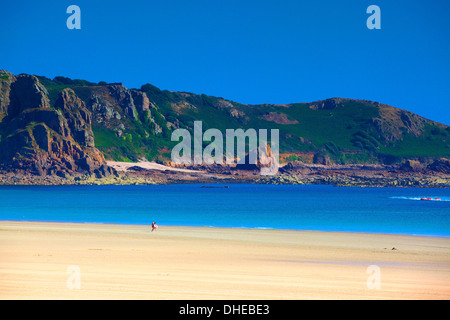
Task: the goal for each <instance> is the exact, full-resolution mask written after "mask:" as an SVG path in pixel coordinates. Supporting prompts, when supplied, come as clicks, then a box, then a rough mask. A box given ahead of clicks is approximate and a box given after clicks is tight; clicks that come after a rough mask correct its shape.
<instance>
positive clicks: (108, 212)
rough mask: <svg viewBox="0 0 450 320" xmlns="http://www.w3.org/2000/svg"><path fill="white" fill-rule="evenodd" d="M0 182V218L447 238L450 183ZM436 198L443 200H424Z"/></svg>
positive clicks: (449, 219)
mask: <svg viewBox="0 0 450 320" xmlns="http://www.w3.org/2000/svg"><path fill="white" fill-rule="evenodd" d="M202 186H203V185H199V184H189V185H168V186H51V187H41V186H32V187H28V186H26V187H24V186H20V187H19V186H18V187H0V220H22V221H56V222H94V223H122V224H151V222H152V221H156V222H157V223H158V224H159V225H171V226H214V227H239V228H275V229H294V230H322V231H353V232H375V233H396V234H416V235H429V236H431V235H435V236H445V237H450V189H430V188H352V187H332V186H324V185H308V186H294V185H249V184H231V185H229V188H217V187H218V186H221V185H209V186H214V188H202ZM421 197H433V198H435V197H439V198H441V201H421V200H420V198H421Z"/></svg>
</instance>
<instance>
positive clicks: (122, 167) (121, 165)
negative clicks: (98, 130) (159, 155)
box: [106, 161, 202, 173]
mask: <svg viewBox="0 0 450 320" xmlns="http://www.w3.org/2000/svg"><path fill="white" fill-rule="evenodd" d="M106 164H107V165H108V166H110V167H113V168H114V169H116V170H117V171H127V170H128V168H130V167H140V168H142V169H147V170H159V171H165V170H171V171H178V172H187V173H200V172H202V171H200V170H190V169H182V168H172V167H168V166H165V165H162V164H159V163H155V162H149V161H139V162H120V161H106Z"/></svg>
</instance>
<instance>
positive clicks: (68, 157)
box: [0, 71, 113, 176]
mask: <svg viewBox="0 0 450 320" xmlns="http://www.w3.org/2000/svg"><path fill="white" fill-rule="evenodd" d="M0 78H1V79H2V80H1V82H0V91H1V96H0V112H1V115H0V119H1V123H0V133H1V140H0V163H1V165H2V167H3V168H4V169H6V170H25V171H29V172H31V173H33V174H36V175H47V174H48V175H60V176H67V175H73V174H77V173H80V174H85V173H95V172H96V171H97V172H106V174H111V173H113V170H111V169H109V170H108V169H107V168H106V167H107V166H106V162H105V158H104V156H103V154H102V153H101V152H100V151H99V150H98V149H97V148H96V147H95V142H94V134H93V131H92V128H91V118H92V114H91V112H90V111H89V110H88V109H87V108H86V106H85V103H84V102H83V101H82V100H81V99H80V98H78V97H77V95H76V94H75V92H74V91H73V90H72V89H69V88H66V89H64V90H61V91H60V92H59V93H58V97H57V100H56V103H55V104H54V106H50V100H49V97H48V92H47V90H46V88H45V87H44V86H43V85H42V84H41V83H40V82H39V80H38V79H37V77H35V76H32V75H25V74H22V75H18V76H14V75H12V74H11V73H8V72H5V71H2V72H0Z"/></svg>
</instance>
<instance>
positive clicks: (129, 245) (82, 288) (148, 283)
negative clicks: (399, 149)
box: [0, 222, 450, 300]
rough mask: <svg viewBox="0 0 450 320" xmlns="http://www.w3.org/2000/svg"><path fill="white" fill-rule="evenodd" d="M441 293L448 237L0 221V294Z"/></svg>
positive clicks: (446, 292) (448, 279)
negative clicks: (152, 228) (154, 228)
mask: <svg viewBox="0 0 450 320" xmlns="http://www.w3.org/2000/svg"><path fill="white" fill-rule="evenodd" d="M393 248H395V249H393ZM449 298H450V239H448V238H433V237H414V236H401V235H381V234H356V233H355V234H353V233H333V232H312V231H284V230H254V229H252V230H245V229H217V228H191V227H166V226H160V228H159V229H158V231H157V232H151V229H150V227H149V226H139V225H106V224H66V223H34V222H33V223H32V222H0V299H224V300H226V299H449Z"/></svg>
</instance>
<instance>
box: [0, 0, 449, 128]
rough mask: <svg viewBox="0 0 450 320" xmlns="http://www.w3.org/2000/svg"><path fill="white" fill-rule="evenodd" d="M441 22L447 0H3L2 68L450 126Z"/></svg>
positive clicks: (445, 23)
mask: <svg viewBox="0 0 450 320" xmlns="http://www.w3.org/2000/svg"><path fill="white" fill-rule="evenodd" d="M72 4H75V5H78V6H79V7H80V9H81V30H69V29H67V27H66V20H67V18H68V17H69V14H67V13H66V9H67V7H68V6H69V5H72ZM372 4H375V5H378V6H379V7H380V9H381V30H369V29H368V28H367V27H366V20H367V18H368V17H369V14H367V13H366V9H367V7H368V6H369V5H372ZM449 18H450V1H446V0H430V1H416V0H395V1H393V0H341V1H336V0H333V1H332V0H321V1H302V0H276V1H275V0H270V1H268V0H239V1H237V0H188V1H187V0H160V1H153V0H146V1H135V0H128V1H116V0H109V1H92V0H91V1H84V0H71V1H65V0H59V1H47V0H43V1H2V2H1V3H0V39H1V40H0V45H1V50H0V68H1V69H6V70H9V71H11V72H12V73H14V74H19V73H30V74H37V75H44V76H47V77H49V78H53V77H55V76H59V75H62V76H67V77H70V78H78V79H86V80H89V81H93V82H98V81H107V82H123V83H124V84H125V86H127V87H128V88H139V87H140V86H141V85H142V84H145V83H151V84H153V85H156V86H157V87H159V88H161V89H168V90H174V91H188V92H194V93H205V94H208V95H214V96H220V97H224V98H227V99H230V100H234V101H237V102H241V103H249V104H258V103H292V102H310V101H315V100H320V99H326V98H331V97H345V98H355V99H367V100H374V101H379V102H382V103H386V104H390V105H392V106H395V107H399V108H403V109H407V110H410V111H413V112H416V113H418V114H420V115H422V116H424V117H426V118H429V119H433V120H436V121H439V122H442V123H446V124H449V125H450V112H449V111H450V90H449V84H450V61H449V60H450V59H449V56H450V55H449V54H450V19H449Z"/></svg>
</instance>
